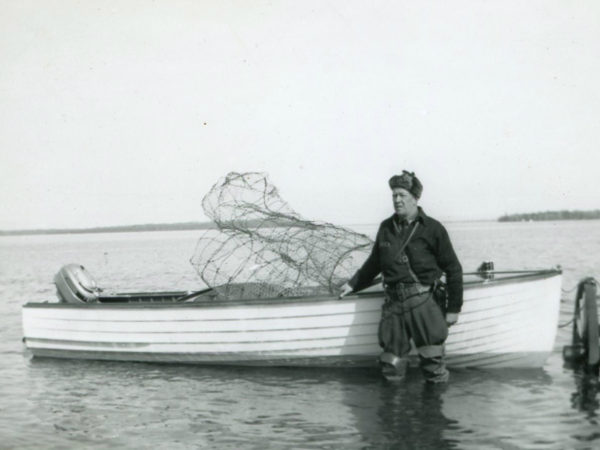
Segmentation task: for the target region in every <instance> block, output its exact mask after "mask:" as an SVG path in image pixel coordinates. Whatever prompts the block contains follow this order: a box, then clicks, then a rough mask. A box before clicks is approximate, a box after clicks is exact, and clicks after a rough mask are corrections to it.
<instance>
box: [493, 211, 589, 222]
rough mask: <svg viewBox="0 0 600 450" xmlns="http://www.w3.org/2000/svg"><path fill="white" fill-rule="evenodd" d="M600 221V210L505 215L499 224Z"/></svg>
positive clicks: (499, 219)
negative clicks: (547, 221) (542, 221)
mask: <svg viewBox="0 0 600 450" xmlns="http://www.w3.org/2000/svg"><path fill="white" fill-rule="evenodd" d="M590 219H600V209H594V210H592V211H568V210H562V211H543V212H535V213H524V214H505V215H503V216H501V217H500V218H498V222H522V221H530V220H532V221H541V220H590Z"/></svg>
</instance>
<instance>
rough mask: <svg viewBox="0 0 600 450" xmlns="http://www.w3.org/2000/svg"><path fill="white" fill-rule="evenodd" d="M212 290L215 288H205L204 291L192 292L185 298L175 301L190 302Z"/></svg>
mask: <svg viewBox="0 0 600 450" xmlns="http://www.w3.org/2000/svg"><path fill="white" fill-rule="evenodd" d="M212 290H213V288H210V287H209V288H204V289H202V290H200V291H196V292H190V293H189V294H186V295H184V296H183V297H179V298H177V299H175V301H176V302H184V301H186V300H189V299H190V298H194V297H197V296H199V295H202V294H206V293H207V292H210V291H212Z"/></svg>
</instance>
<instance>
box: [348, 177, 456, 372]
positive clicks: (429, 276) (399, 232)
mask: <svg viewBox="0 0 600 450" xmlns="http://www.w3.org/2000/svg"><path fill="white" fill-rule="evenodd" d="M389 186H390V188H391V190H392V199H393V203H394V210H395V213H394V215H392V216H391V217H390V218H388V219H386V220H384V221H383V222H382V223H381V225H380V226H379V231H378V232H377V237H376V239H375V244H374V246H373V250H372V251H371V254H370V255H369V257H368V258H367V260H366V261H365V263H364V264H363V266H362V267H361V268H360V269H359V270H358V271H357V272H356V274H355V275H354V276H353V277H352V278H351V279H350V280H349V281H348V282H347V283H345V284H344V285H343V286H342V288H341V294H340V298H342V297H344V296H345V295H347V294H349V293H350V292H353V291H359V290H361V289H363V288H365V287H367V286H368V285H369V284H370V283H371V282H372V281H373V279H374V278H375V276H376V275H378V274H379V273H381V274H382V275H383V286H384V293H385V303H384V305H383V308H382V316H381V321H380V324H379V343H380V345H381V346H382V347H383V353H382V354H381V356H380V362H381V364H382V367H383V372H384V375H386V377H389V378H402V377H404V375H405V372H406V368H407V366H408V353H409V351H410V348H411V347H410V339H411V338H412V340H413V342H414V344H415V346H416V348H417V350H418V352H419V358H420V362H421V369H422V371H423V374H424V375H425V378H426V380H427V381H428V382H432V383H440V382H446V381H447V380H448V376H449V374H448V370H447V369H446V366H445V363H444V346H443V344H444V342H445V340H446V338H447V337H448V326H450V325H452V324H454V323H456V321H457V320H458V314H459V312H460V309H461V307H462V301H463V297H462V295H463V282H462V267H461V265H460V262H459V261H458V258H457V257H456V254H455V252H454V249H453V248H452V244H451V242H450V238H449V236H448V233H447V231H446V229H445V228H444V226H443V225H442V224H441V223H439V222H438V221H437V220H435V219H433V218H431V217H428V216H427V215H426V214H425V213H424V212H423V210H422V209H421V207H420V206H418V205H417V203H418V201H419V199H420V197H421V193H422V192H423V185H422V184H421V182H420V181H419V179H418V178H417V177H416V176H415V175H414V173H410V172H407V171H403V172H402V175H395V176H393V177H392V178H390V180H389ZM443 274H445V276H446V283H447V299H446V293H445V291H444V289H440V288H443V284H442V283H441V281H440V277H441V276H442V275H443ZM436 299H437V302H436Z"/></svg>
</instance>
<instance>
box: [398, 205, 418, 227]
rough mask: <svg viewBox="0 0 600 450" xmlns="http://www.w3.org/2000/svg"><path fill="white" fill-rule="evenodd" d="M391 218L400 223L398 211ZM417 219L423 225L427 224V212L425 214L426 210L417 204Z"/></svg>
mask: <svg viewBox="0 0 600 450" xmlns="http://www.w3.org/2000/svg"><path fill="white" fill-rule="evenodd" d="M391 219H392V221H394V223H397V224H399V223H400V219H399V217H398V216H397V215H396V213H394V214H393V215H392V217H391ZM415 220H416V221H418V222H420V224H421V225H427V214H425V211H423V208H421V207H420V206H417V217H415Z"/></svg>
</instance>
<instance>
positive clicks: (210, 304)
mask: <svg viewBox="0 0 600 450" xmlns="http://www.w3.org/2000/svg"><path fill="white" fill-rule="evenodd" d="M490 273H491V274H493V275H501V274H509V276H507V277H502V278H484V279H481V280H472V281H465V282H464V283H463V286H464V289H465V290H470V289H478V288H489V287H495V286H500V285H503V284H515V283H523V282H529V281H536V280H543V279H547V278H552V277H555V276H559V275H562V269H560V268H552V269H542V270H523V271H493V272H490ZM468 275H475V273H469V274H468ZM382 293H383V291H382V290H377V291H367V292H364V291H363V292H357V293H355V294H351V295H349V296H347V297H346V298H345V299H338V298H337V297H336V296H333V295H323V294H322V295H315V296H302V297H272V298H254V299H244V300H208V299H207V300H199V301H186V302H177V301H165V302H158V301H154V302H152V301H149V302H143V301H135V302H123V303H120V302H105V303H102V302H94V303H83V302H82V303H63V302H28V303H26V304H24V305H23V308H60V309H63V308H64V309H112V310H116V309H178V308H231V307H244V306H283V305H292V304H295V305H299V304H306V303H314V304H316V303H330V302H331V303H340V304H341V303H343V302H348V301H350V302H352V301H356V300H358V299H360V300H364V299H369V298H371V297H381V295H382ZM136 294H138V295H140V296H141V295H148V296H152V295H156V294H157V292H148V293H136ZM122 295H132V294H131V293H127V294H122Z"/></svg>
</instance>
